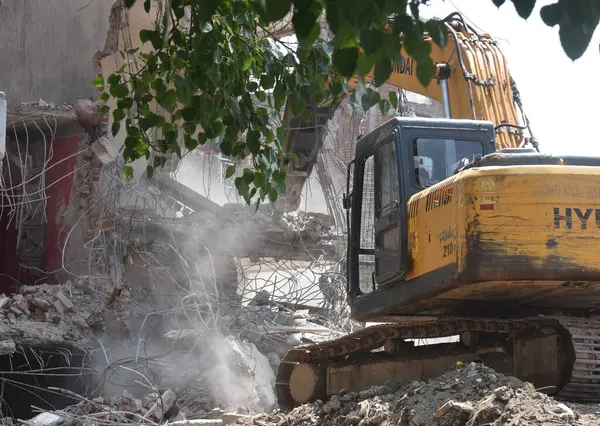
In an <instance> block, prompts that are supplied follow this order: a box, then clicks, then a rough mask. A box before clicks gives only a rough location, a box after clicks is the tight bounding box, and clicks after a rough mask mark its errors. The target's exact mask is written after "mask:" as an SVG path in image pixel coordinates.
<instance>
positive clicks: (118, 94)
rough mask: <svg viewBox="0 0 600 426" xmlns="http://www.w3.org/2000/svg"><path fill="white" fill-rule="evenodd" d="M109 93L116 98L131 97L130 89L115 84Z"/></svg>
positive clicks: (123, 85)
mask: <svg viewBox="0 0 600 426" xmlns="http://www.w3.org/2000/svg"><path fill="white" fill-rule="evenodd" d="M109 92H110V94H111V95H112V96H114V97H115V98H126V97H127V96H129V89H128V88H127V86H126V85H125V84H115V85H112V86H110V89H109Z"/></svg>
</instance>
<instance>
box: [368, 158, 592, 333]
mask: <svg viewBox="0 0 600 426" xmlns="http://www.w3.org/2000/svg"><path fill="white" fill-rule="evenodd" d="M599 242H600V168H598V167H585V166H510V167H486V168H481V169H477V168H474V169H469V170H466V171H463V172H461V173H459V174H457V175H455V176H453V177H451V178H449V179H447V180H446V181H444V182H441V183H439V184H437V185H434V186H432V187H430V188H428V189H426V190H424V191H422V192H420V193H418V194H416V195H414V196H413V197H411V199H410V200H409V202H408V249H409V263H410V267H409V270H408V273H407V276H406V278H405V280H406V281H405V282H404V283H403V284H402V286H403V287H405V288H404V290H403V293H404V294H407V295H412V294H415V295H419V296H418V297H416V296H415V298H414V299H413V298H412V297H410V296H409V297H407V298H400V299H399V300H398V308H396V309H394V310H393V311H394V314H398V315H415V314H418V315H440V314H460V313H461V312H469V313H471V314H473V308H474V307H476V306H479V308H478V309H475V310H476V311H478V310H481V308H482V307H485V309H493V310H505V309H508V310H525V309H532V310H536V311H538V312H540V311H544V310H548V311H550V310H554V309H556V310H561V311H565V310H569V309H574V310H580V311H581V310H584V311H585V310H593V309H595V308H597V307H599V306H600V292H599V291H598V290H600V252H598V251H597V247H598V243H599ZM439 271H445V273H442V274H440V273H439ZM436 272H438V274H437V275H433V274H435V273H436ZM428 277H431V280H435V283H434V282H431V281H430V282H424V281H423V280H422V279H423V278H425V279H427V278H428ZM411 286H420V288H415V289H411ZM430 286H431V289H429V287H430ZM382 292H383V293H385V292H386V291H385V290H383V289H382ZM427 294H430V296H429V297H424V295H427ZM385 309H386V310H388V312H387V314H388V315H389V313H390V306H389V304H387V306H385ZM388 315H384V316H385V317H388ZM379 319H385V318H379ZM388 319H389V318H388ZM369 320H370V321H373V320H374V318H373V317H370V318H369Z"/></svg>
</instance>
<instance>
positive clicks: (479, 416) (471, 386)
mask: <svg viewBox="0 0 600 426" xmlns="http://www.w3.org/2000/svg"><path fill="white" fill-rule="evenodd" d="M237 423H238V424H246V425H251V424H252V425H261V426H267V425H290V426H298V425H340V426H342V425H343V426H347V425H348V426H350V425H352V426H367V425H400V426H425V425H431V426H463V425H464V426H484V425H486V426H487V425H494V426H496V425H498V426H499V425H504V426H541V425H583V426H592V425H594V426H597V425H599V424H600V405H598V404H593V405H582V404H570V403H563V402H560V401H556V400H554V399H553V398H551V397H548V396H547V395H545V394H542V393H539V392H536V390H535V389H534V388H533V386H532V385H531V384H529V383H523V382H521V381H520V380H518V379H515V378H513V377H505V376H503V375H501V374H498V373H496V372H495V371H493V370H492V369H490V368H488V367H485V366H483V365H481V364H475V363H473V364H469V365H460V366H457V367H456V368H454V369H452V370H450V371H448V372H447V373H446V374H444V375H443V376H441V377H437V378H435V379H432V380H429V381H427V382H413V383H410V384H408V385H406V386H399V385H398V384H397V383H395V382H393V381H389V382H387V383H386V385H385V386H379V387H373V388H370V389H367V390H364V391H362V392H359V393H356V392H350V393H345V394H341V395H336V396H333V397H332V398H331V399H330V400H329V401H327V402H326V403H323V402H321V401H317V402H316V403H314V404H308V405H303V406H300V407H297V408H295V409H294V410H293V411H291V412H289V413H279V414H271V415H260V416H258V417H254V418H252V419H242V420H238V421H237Z"/></svg>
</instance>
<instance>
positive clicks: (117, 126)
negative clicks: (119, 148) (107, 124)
mask: <svg viewBox="0 0 600 426" xmlns="http://www.w3.org/2000/svg"><path fill="white" fill-rule="evenodd" d="M119 130H121V122H120V121H114V122H113V124H112V126H111V132H112V135H113V138H114V137H116V136H117V134H118V133H119Z"/></svg>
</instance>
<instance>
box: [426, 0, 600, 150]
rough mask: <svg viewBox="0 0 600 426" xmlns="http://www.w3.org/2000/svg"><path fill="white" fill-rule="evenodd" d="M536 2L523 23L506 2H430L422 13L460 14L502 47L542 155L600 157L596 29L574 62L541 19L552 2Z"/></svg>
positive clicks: (599, 34)
mask: <svg viewBox="0 0 600 426" xmlns="http://www.w3.org/2000/svg"><path fill="white" fill-rule="evenodd" d="M537 3H539V4H537V6H536V9H535V10H534V11H533V13H532V15H531V16H530V17H529V19H528V20H527V21H525V20H524V19H522V18H521V17H519V15H518V14H517V12H516V11H515V9H514V6H513V4H512V2H511V1H509V0H507V1H506V3H505V4H504V5H503V6H502V7H500V8H497V7H496V6H495V5H494V4H493V3H492V1H491V0H443V1H440V0H434V1H433V2H431V5H430V6H422V7H421V14H422V16H423V17H424V18H425V17H437V18H444V17H446V16H447V15H449V14H450V13H452V12H454V11H458V12H461V13H462V14H463V16H464V17H465V19H467V22H468V23H470V24H471V25H472V26H473V27H475V28H477V27H479V28H480V29H481V30H482V31H484V32H487V33H489V34H490V35H491V36H492V37H494V38H495V39H496V40H498V41H499V42H500V43H501V48H502V50H503V52H504V54H505V55H506V57H507V61H508V66H509V70H510V72H511V74H512V76H513V78H514V80H515V82H516V83H517V87H518V88H519V91H520V92H521V98H522V101H523V105H524V108H525V112H526V114H527V116H528V117H529V120H530V122H531V126H532V130H533V133H534V135H535V136H536V138H537V139H538V141H539V143H540V150H541V151H542V152H554V153H560V154H579V155H598V156H600V129H599V125H600V103H599V101H600V54H599V51H598V45H599V44H600V30H598V29H597V30H596V33H595V34H594V37H593V39H592V42H591V43H590V46H589V47H588V50H587V51H586V53H585V54H584V55H583V56H582V57H581V58H579V59H578V60H576V61H575V62H573V61H571V59H569V57H568V56H567V55H566V54H565V53H564V51H563V50H562V46H561V44H560V39H559V37H558V27H555V28H550V27H548V26H546V24H544V22H543V21H542V19H541V18H540V13H539V10H540V8H541V7H542V6H544V5H546V4H550V3H555V0H554V1H551V0H541V1H540V0H538V1H537Z"/></svg>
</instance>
